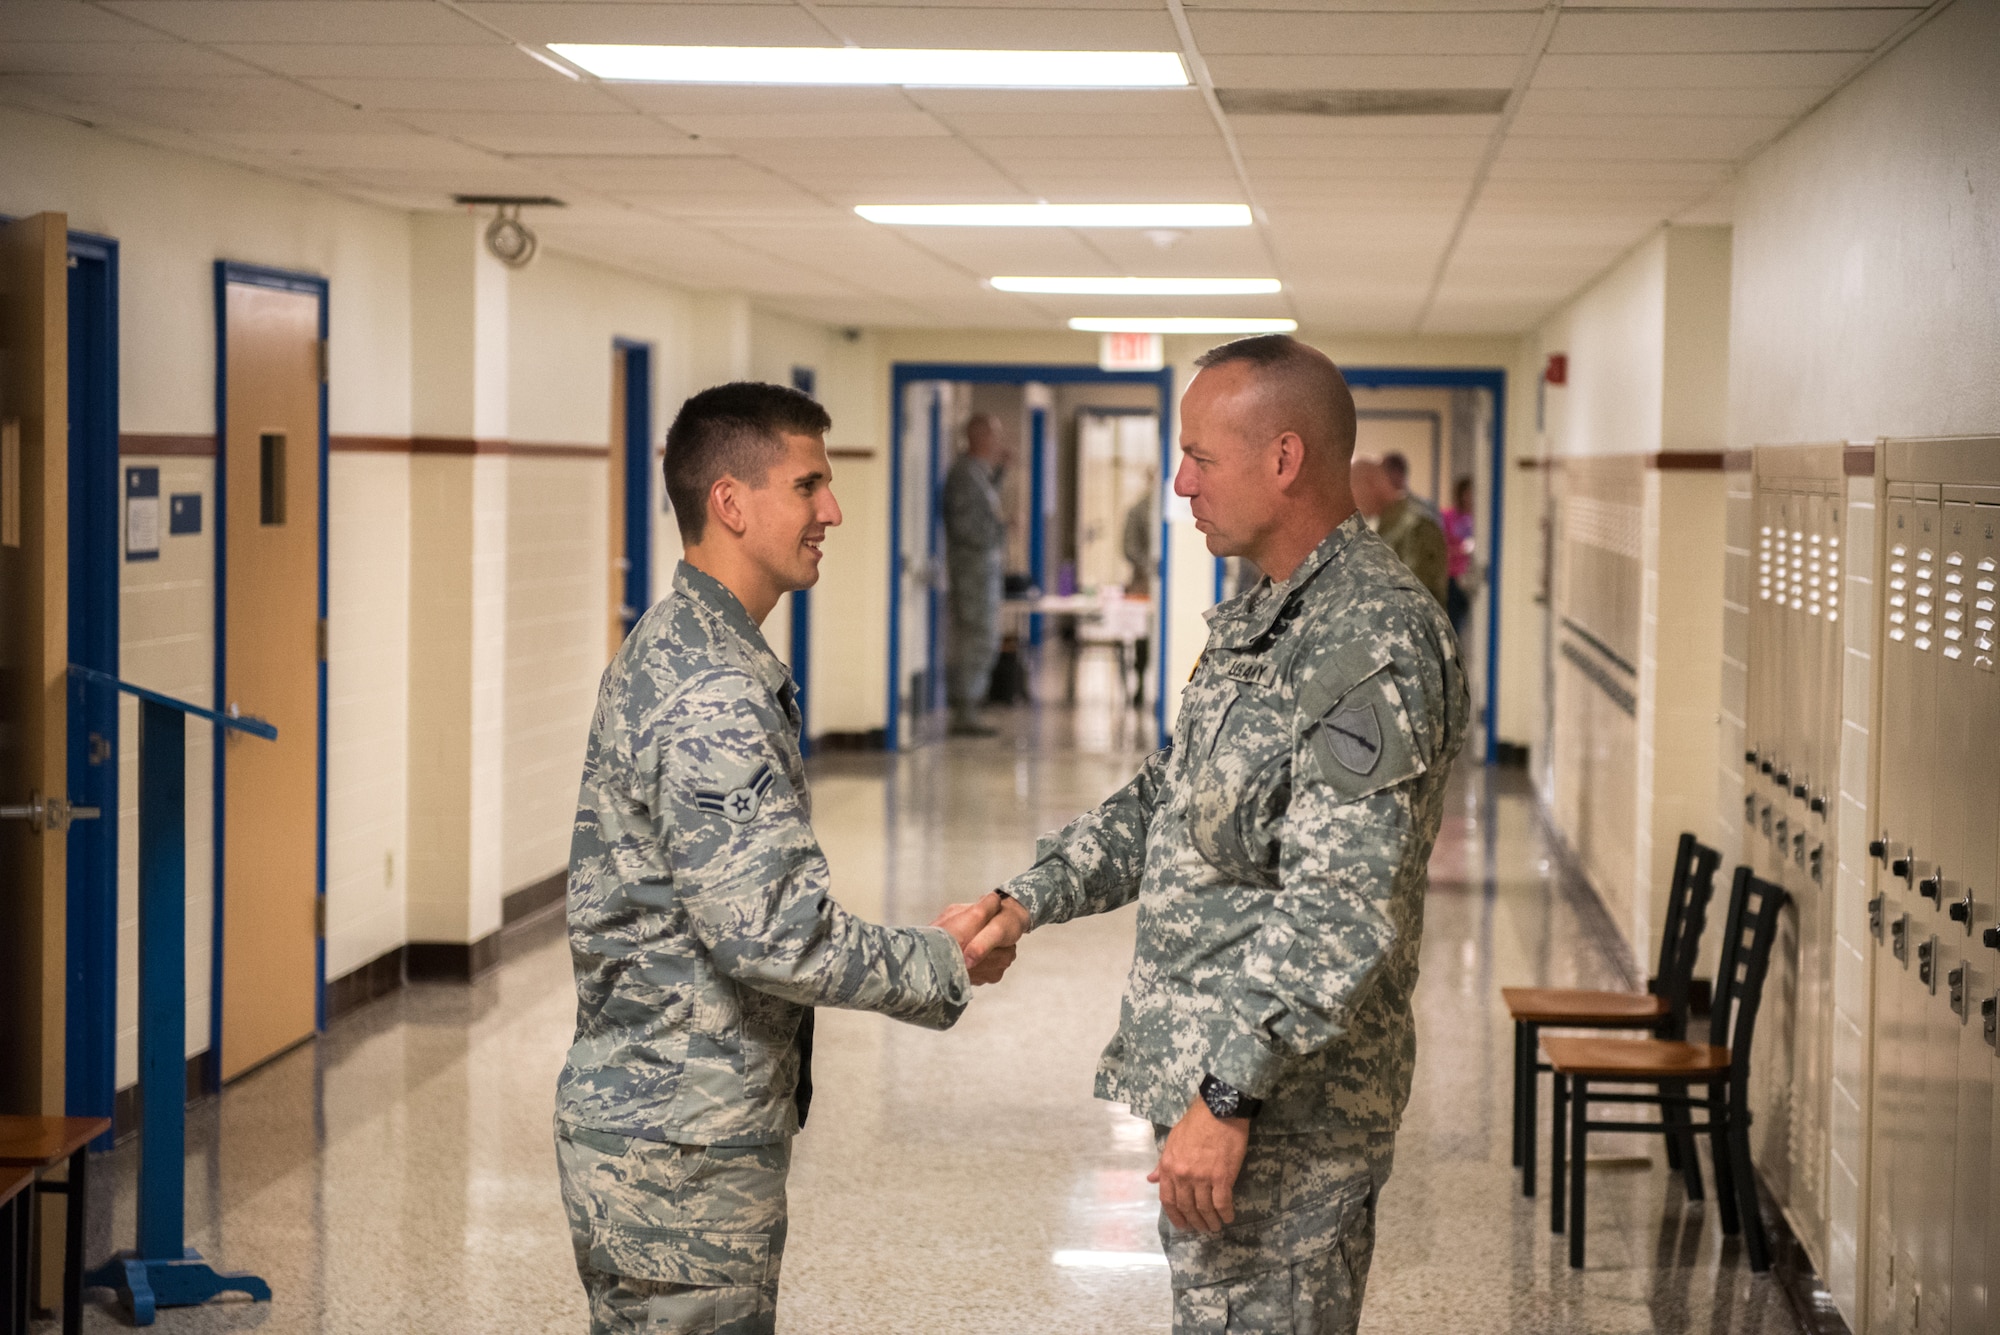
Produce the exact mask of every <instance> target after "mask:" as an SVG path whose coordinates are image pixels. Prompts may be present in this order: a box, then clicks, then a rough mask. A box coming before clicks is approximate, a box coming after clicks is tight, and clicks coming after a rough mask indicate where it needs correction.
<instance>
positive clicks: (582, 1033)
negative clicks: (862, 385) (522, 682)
mask: <svg viewBox="0 0 2000 1335" xmlns="http://www.w3.org/2000/svg"><path fill="white" fill-rule="evenodd" d="M829 425H831V423H830V422H829V420H828V418H827V415H826V412H825V411H824V410H823V409H822V408H821V407H820V406H819V405H818V404H817V403H814V402H813V401H812V400H811V399H809V398H807V397H806V396H805V395H803V394H800V393H798V392H797V391H796V390H790V389H783V388H780V387H778V386H776V385H757V384H735V385H723V386H719V387H718V388H715V389H710V390H705V391H703V392H702V393H700V394H697V395H695V396H694V397H693V398H691V399H689V400H688V401H687V403H686V404H684V405H683V406H682V408H681V411H680V415H679V416H678V417H676V418H675V420H674V425H673V429H672V430H670V431H669V432H668V433H667V448H666V464H665V470H666V485H667V495H668V497H669V498H670V499H671V500H672V502H673V508H674V515H675V518H676V519H677V520H678V522H679V524H680V530H681V536H682V539H683V541H684V543H685V545H686V551H687V555H686V559H685V560H683V561H682V562H681V565H680V568H679V569H678V570H677V571H676V572H675V574H674V590H673V593H672V594H671V595H670V596H668V597H667V598H665V599H663V600H662V601H661V602H659V603H658V604H656V605H655V606H654V607H653V608H652V609H651V610H650V611H648V612H647V613H646V614H645V615H644V616H643V617H641V618H640V620H639V624H638V625H637V626H636V627H634V628H633V631H632V634H631V635H630V637H628V638H627V639H626V641H625V645H624V647H623V648H622V649H620V650H619V651H618V655H617V657H616V658H614V659H613V660H612V662H611V666H610V667H609V668H607V669H606V670H605V673H604V681H603V684H602V686H601V687H600V689H599V692H598V701H597V713H596V717H595V718H594V720H593V721H592V723H591V735H590V744H589V749H588V752H587V755H586V757H585V760H584V769H583V787H582V793H581V795H580V797H579V799H578V809H577V814H576V832H575V837H574V842H573V843H572V845H571V849H570V878H569V936H570V954H571V958H572V960H573V962H574V967H575V970H576V992H577V1023H576V1038H575V1041H574V1043H573V1044H572V1045H571V1047H570V1050H569V1056H568V1059H567V1061H566V1062H565V1063H564V1065H563V1070H562V1076H561V1079H560V1081H559V1083H558V1085H557V1089H556V1162H557V1168H558V1171H559V1174H560V1177H561V1179H562V1194H563V1204H564V1206H565V1207H566V1209H567V1211H568V1214H569V1224H570V1236H571V1241H572V1242H573V1244H574V1246H575V1249H576V1265H577V1272H578V1274H579V1275H580V1276H581V1277H582V1279H583V1287H584V1292H585V1295H586V1296H587V1297H588V1299H589V1303H590V1328H591V1331H592V1332H593V1335H608V1333H609V1332H614V1331H617V1332H624V1331H646V1332H653V1333H656V1335H679V1333H681V1332H689V1333H690V1335H692V1332H723V1333H725V1335H769V1332H770V1331H772V1330H773V1329H774V1323H775V1321H776V1313H777V1300H778V1271H779V1265H780V1262H781V1261H782V1260H783V1257H784V1247H785V1226H786V1206H785V1178H786V1174H787V1172H788V1170H789V1168H790V1164H791V1143H792V1137H793V1135H794V1134H796V1133H797V1131H798V1130H799V1128H800V1127H801V1126H803V1125H804V1123H805V1118H806V1107H807V1104H808V1102H809V1101H810V1099H811V1097H812V1080H811V1074H810V1072H811V1059H812V1009H811V1008H812V1007H814V1006H845V1007H849V1008H852V1009H855V1010H871V1011H877V1012H879V1013H881V1014H883V1015H888V1016H892V1017H894V1018H896V1019H899V1020H907V1021H909V1022H911V1023H913V1024H921V1025H925V1026H927V1027H929V1028H932V1029H944V1028H947V1027H949V1026H950V1025H951V1024H952V1023H953V1022H954V1021H956V1020H957V1019H958V1016H959V1014H960V1012H962V1011H963V1010H964V1009H965V1005H966V1000H967V997H968V994H969V985H970V984H971V983H972V982H976V981H991V978H993V977H997V976H998V974H997V972H993V973H990V976H989V973H985V972H983V973H981V974H978V975H972V976H968V974H967V971H966V966H965V961H964V959H963V956H962V954H961V950H962V948H963V946H964V945H965V943H966V942H967V941H969V940H970V939H971V937H972V935H973V933H974V932H975V931H976V930H977V928H978V926H979V925H980V924H983V923H984V922H986V921H987V918H988V916H989V914H990V911H991V910H990V907H989V908H981V909H969V908H963V907H956V906H955V907H954V908H952V909H949V910H947V911H946V912H945V914H944V915H943V916H942V917H940V918H939V919H938V921H937V923H936V924H933V926H932V927H930V928H909V927H895V928H892V927H878V926H876V925H874V924H872V923H867V922H863V921H861V920H860V919H858V918H855V917H853V916H852V915H850V914H849V913H848V912H847V911H846V910H844V909H842V908H841V907H840V905H838V904H836V903H835V902H834V901H833V898H832V897H831V896H830V895H829V894H828V892H827V880H828V874H827V865H826V858H825V856H824V855H823V854H822V853H821V852H820V849H819V844H818V841H817V840H815V839H814V837H813V832H812V825H811V797H810V794H809V793H808V792H807V790H806V776H805V767H804V764H803V762H802V761H801V760H800V757H799V748H798V731H799V711H798V706H797V704H796V702H795V701H794V699H793V695H792V690H793V687H792V680H791V674H790V673H788V672H787V671H786V670H785V667H784V665H783V664H781V663H780V662H778V660H777V659H776V658H775V657H774V656H773V655H772V653H771V651H770V649H769V648H768V647H767V646H766V645H765V643H764V637H763V635H762V634H761V633H760V632H759V630H758V623H760V622H761V621H762V620H763V619H764V618H765V617H766V616H769V615H770V612H771V609H772V607H773V606H774V605H775V604H776V602H777V601H778V598H779V597H780V595H782V594H784V593H786V592H788V591H791V590H795V589H805V588H810V587H811V586H812V585H813V584H815V583H817V582H818V579H819V562H820V544H821V543H822V542H823V541H824V540H825V537H826V531H827V529H828V528H830V527H832V526H833V525H835V524H838V523H839V522H840V506H839V505H838V504H837V503H836V502H835V501H834V499H833V492H832V489H831V485H830V484H831V480H832V468H831V465H829V464H828V462H827V457H826V442H825V439H824V433H825V431H826V429H827V427H828V426H829ZM988 898H989V901H990V899H991V897H990V896H989V897H988ZM939 927H942V928H943V929H944V930H942V931H940V930H937V928H939ZM996 965H997V967H998V968H1002V969H1004V967H1005V963H1004V961H989V963H988V965H987V966H986V969H987V970H989V971H991V970H994V969H995V968H996Z"/></svg>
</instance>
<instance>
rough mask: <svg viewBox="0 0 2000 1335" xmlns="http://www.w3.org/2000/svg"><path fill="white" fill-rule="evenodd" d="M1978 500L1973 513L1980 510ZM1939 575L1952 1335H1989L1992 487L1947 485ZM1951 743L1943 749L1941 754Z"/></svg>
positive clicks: (1996, 786) (1998, 852)
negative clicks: (1952, 1103) (1950, 1062)
mask: <svg viewBox="0 0 2000 1335" xmlns="http://www.w3.org/2000/svg"><path fill="white" fill-rule="evenodd" d="M1982 502H1983V503H1982ZM1941 546H1942V548H1943V550H1944V553H1945V555H1944V566H1943V568H1942V573H1941V578H1942V584H1941V587H1940V590H1939V594H1940V605H1939V614H1940V616H1941V617H1942V618H1943V625H1942V627H1941V632H1942V636H1943V643H1942V645H1941V648H1940V652H1939V666H1938V672H1939V680H1940V688H1941V689H1940V697H1939V709H1938V724H1939V726H1938V733H1939V740H1940V743H1941V746H1940V752H1941V754H1940V756H1939V760H1940V766H1939V769H1940V773H1941V775H1942V776H1943V777H1944V781H1943V783H1942V784H1941V785H1940V791H1939V794H1938V797H1939V818H1940V822H1941V823H1947V822H1948V823H1949V824H1950V825H1952V826H1953V827H1954V830H1955V833H1956V836H1957V837H1956V839H1955V841H1954V842H1953V844H1952V845H1951V847H1952V850H1953V852H1952V856H1953V857H1955V858H1956V859H1957V863H1956V866H1955V867H1954V868H1953V869H1952V870H1954V871H1955V872H1956V874H1955V875H1950V874H1948V875H1947V876H1946V877H1945V878H1944V889H1943V896H1942V898H1943V900H1944V908H1943V912H1944V914H1945V917H1946V922H1947V924H1948V925H1947V926H1945V927H1944V928H1943V929H1942V931H1941V933H1940V935H1941V937H1942V938H1943V939H1945V940H1948V941H1950V942H1951V943H1952V949H1951V952H1950V957H1949V959H1948V960H1947V968H1948V972H1947V974H1946V977H1945V990H1946V1001H1947V1008H1946V1009H1947V1015H1948V1017H1949V1018H1948V1019H1947V1020H1945V1021H1944V1023H1945V1025H1946V1027H1947V1029H1948V1030H1951V1031H1955V1032H1954V1033H1953V1035H1952V1036H1953V1038H1954V1039H1955V1045H1954V1046H1955V1048H1956V1056H1957V1087H1958V1088H1957V1100H1956V1103H1957V1121H1956V1128H1955V1129H1956V1143H1955V1147H1954V1154H1953V1168H1952V1182H1951V1190H1952V1194H1953V1208H1952V1228H1951V1240H1952V1266H1951V1269H1952V1283H1951V1330H1952V1331H1953V1332H1954V1335H1990V1333H1991V1331H1992V1329H1993V1324H1994V1319H1995V1313H1994V1310H1993V1299H1992V1293H1991V1284H1992V1282H1993V1280H1992V1278H1991V1272H1989V1270H1988V1269H1987V1266H1988V1261H1989V1257H1988V1251H1989V1242H1988V1236H1987V1235H1988V1232H1989V1230H1990V1229H1991V1228H1992V1227H1993V1221H1992V1217H1991V1216H1992V1211H1993V1201H1992V1190H1993V1182H1992V1173H1993V1160H1992V1155H1993V1143H1992V1142H1993V1131H1992V1129H1993V1117H1994V1111H1993V1105H1994V1092H1993V1081H1994V1049H1993V1048H1992V1047H1990V1046H1988V1044H1987V1041H1986V1032H1985V1026H1984V1016H1983V1014H1982V1013H1981V1008H1980V1004H1979V1003H1980V1000H1981V999H1982V998H1984V997H1990V996H1992V995H1993V991H1994V986H1995V983H1994V980H1995V974H1996V970H1995V968H1994V967H1993V966H1994V965H1995V964H1996V963H2000V952H1996V951H1995V950H1990V949H1987V948H1986V946H1985V943H1984V935H1985V932H1986V929H1987V928H1989V927H1992V926H1993V925H1994V923H1995V911H1994V906H1995V885H1996V881H2000V844H1996V842H1995V834H1994V821H1993V812H1994V807H1995V803H1996V801H2000V675H1996V673H1995V670H1994V669H1995V661H1996V656H2000V651H1996V644H1995V642H1996V631H1995V616H1996V611H1995V604H1996V599H2000V590H1996V582H2000V489H1996V488H1989V487H1967V486H1946V487H1945V489H1944V507H1943V542H1942V544H1941ZM1946 739H1950V741H1951V744H1952V747H1953V751H1952V754H1951V755H1949V756H1946V755H1945V754H1943V746H1942V743H1944V742H1945V741H1946Z"/></svg>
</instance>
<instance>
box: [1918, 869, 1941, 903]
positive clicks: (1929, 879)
mask: <svg viewBox="0 0 2000 1335" xmlns="http://www.w3.org/2000/svg"><path fill="white" fill-rule="evenodd" d="M1917 893H1918V894H1920V895H1922V896H1923V897H1924V898H1925V899H1928V900H1931V901H1933V903H1932V905H1931V907H1933V908H1942V907H1943V906H1944V873H1943V872H1942V871H1934V872H1932V873H1931V874H1930V875H1929V876H1926V877H1924V879H1923V880H1921V881H1918V882H1917Z"/></svg>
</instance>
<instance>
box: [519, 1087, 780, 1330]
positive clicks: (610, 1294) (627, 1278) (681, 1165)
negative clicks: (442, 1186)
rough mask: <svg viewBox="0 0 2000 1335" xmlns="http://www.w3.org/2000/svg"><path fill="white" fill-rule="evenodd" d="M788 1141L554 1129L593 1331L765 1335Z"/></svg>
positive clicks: (772, 1324) (771, 1316) (769, 1325)
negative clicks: (680, 1139) (676, 1139)
mask: <svg viewBox="0 0 2000 1335" xmlns="http://www.w3.org/2000/svg"><path fill="white" fill-rule="evenodd" d="M791 1160H792V1146H791V1142H790V1141H789V1140H786V1141H780V1142H778V1143H777V1144H774V1145H745V1146H740V1147H728V1146H721V1145H676V1144H673V1143H671V1142H667V1141H654V1140H639V1139H632V1138H628V1137H625V1136H620V1135H614V1134H612V1133H610V1132H605V1131H591V1130H586V1129H584V1128H580V1127H567V1126H564V1125H563V1124H562V1123H560V1122H558V1123H557V1124H556V1166H557V1169H558V1171H559V1173H560V1175H561V1178H562V1194H563V1206H564V1208H565V1209H566V1210H567V1211H568V1213H569V1233H570V1242H571V1244H572V1245H573V1246H574V1247H575V1248H576V1269H577V1274H578V1275H580V1276H581V1277H582V1279H583V1289H584V1294H585V1296H586V1297H587V1298H588V1299H589V1301H590V1331H591V1335H613V1333H614V1332H616V1333H617V1335H625V1332H646V1335H771V1332H772V1331H773V1330H775V1329H776V1325H777V1319H778V1268H779V1265H780V1263H781V1262H782V1261H783V1259H784V1252H785V1222H786V1221H785V1176H786V1173H787V1172H788V1171H789V1170H790V1168H791Z"/></svg>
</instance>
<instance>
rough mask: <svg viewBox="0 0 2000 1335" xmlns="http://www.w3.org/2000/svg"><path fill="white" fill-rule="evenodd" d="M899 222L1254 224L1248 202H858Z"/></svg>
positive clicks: (882, 219)
mask: <svg viewBox="0 0 2000 1335" xmlns="http://www.w3.org/2000/svg"><path fill="white" fill-rule="evenodd" d="M854 211H855V212H856V213H858V214H860V215H861V216H862V217H864V218H866V219H867V220H868V221H869V222H872V223H893V224H895V225H896V226H899V227H1248V226H1249V225H1250V210H1249V209H1248V208H1247V207H1246V206H1244V205H1242V204H857V205H856V206H855V208H854Z"/></svg>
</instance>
